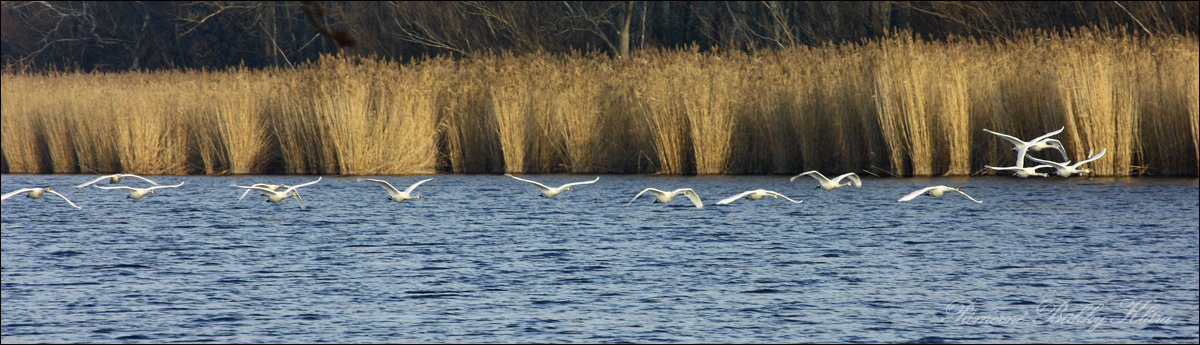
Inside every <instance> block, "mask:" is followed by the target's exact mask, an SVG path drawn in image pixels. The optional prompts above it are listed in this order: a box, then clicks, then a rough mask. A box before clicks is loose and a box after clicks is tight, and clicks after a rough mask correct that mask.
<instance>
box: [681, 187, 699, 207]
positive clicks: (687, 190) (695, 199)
mask: <svg viewBox="0 0 1200 345" xmlns="http://www.w3.org/2000/svg"><path fill="white" fill-rule="evenodd" d="M675 193H683V195H685V196H687V197H688V199H692V204H695V205H696V208H704V202H703V201H700V194H696V191H694V190H692V189H691V188H681V189H676V190H675Z"/></svg>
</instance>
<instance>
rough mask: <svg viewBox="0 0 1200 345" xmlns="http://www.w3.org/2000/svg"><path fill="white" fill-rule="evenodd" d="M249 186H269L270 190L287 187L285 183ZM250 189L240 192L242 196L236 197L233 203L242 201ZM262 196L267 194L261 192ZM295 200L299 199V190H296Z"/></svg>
mask: <svg viewBox="0 0 1200 345" xmlns="http://www.w3.org/2000/svg"><path fill="white" fill-rule="evenodd" d="M251 187H264V188H270V189H272V190H280V189H287V185H285V184H266V183H255V184H253V185H251ZM250 191H251V189H247V190H246V191H245V192H242V196H241V197H240V198H238V201H237V202H236V203H234V204H240V203H242V199H245V198H246V194H250ZM262 196H267V193H266V192H263V193H262ZM296 200H300V192H296Z"/></svg>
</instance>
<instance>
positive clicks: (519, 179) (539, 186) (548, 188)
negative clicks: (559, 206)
mask: <svg viewBox="0 0 1200 345" xmlns="http://www.w3.org/2000/svg"><path fill="white" fill-rule="evenodd" d="M504 176H508V177H511V178H515V179H517V181H524V182H529V183H532V184H533V185H534V186H537V187H538V189H541V190H542V191H548V190H550V187H546V185H544V184H541V183H539V182H537V181H533V180H526V179H523V178H520V177H516V176H513V175H512V174H504ZM597 178H599V177H597Z"/></svg>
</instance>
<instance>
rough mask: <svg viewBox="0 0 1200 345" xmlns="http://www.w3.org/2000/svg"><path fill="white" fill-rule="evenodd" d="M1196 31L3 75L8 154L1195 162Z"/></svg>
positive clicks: (412, 164)
mask: <svg viewBox="0 0 1200 345" xmlns="http://www.w3.org/2000/svg"><path fill="white" fill-rule="evenodd" d="M1198 47H1200V44H1198V42H1197V38H1196V37H1194V36H1170V37H1141V36H1131V35H1127V34H1120V33H1110V32H1103V31H1099V30H1094V29H1093V30H1079V31H1075V32H1071V33H1068V34H1045V33H1037V32H1029V33H1025V34H1022V35H1020V36H1019V37H1017V38H1014V39H1012V40H1007V41H979V40H973V39H964V38H952V39H950V40H947V41H939V42H931V41H926V40H922V39H919V38H914V37H912V35H911V34H909V33H898V34H893V35H891V36H889V37H888V38H884V39H877V40H870V41H864V42H859V43H853V44H842V45H825V46H820V47H794V48H786V49H779V50H765V51H758V52H754V53H745V52H701V51H699V50H698V49H697V48H695V47H690V48H685V49H678V50H664V49H657V48H654V49H645V50H641V51H637V52H634V53H633V54H631V55H630V56H629V57H628V58H626V59H611V58H609V57H606V56H603V55H583V54H567V55H551V54H541V53H538V54H528V55H521V56H514V55H512V54H508V53H501V54H485V55H482V56H477V57H474V58H471V59H466V60H449V59H445V58H432V59H424V60H419V61H415V62H412V63H408V64H398V63H394V62H389V61H384V60H379V59H373V58H363V57H332V56H330V57H323V58H321V59H320V60H318V61H314V62H311V63H306V64H302V65H300V66H297V67H295V68H268V69H263V70H250V69H244V68H233V69H229V70H224V71H163V72H133V73H51V74H4V75H3V86H2V87H0V98H3V99H2V102H0V109H2V111H3V114H2V117H0V126H2V127H3V138H2V139H0V168H3V171H4V172H11V173H88V174H90V173H106V172H118V171H120V172H130V173H140V174H262V173H289V174H340V175H385V174H430V173H435V172H439V171H441V172H453V173H476V172H487V173H495V172H513V173H547V172H568V173H658V174H794V173H798V172H802V171H806V170H820V171H822V172H824V173H826V174H840V173H844V172H860V173H864V172H865V173H870V174H875V175H881V176H890V175H904V176H910V175H919V176H932V175H969V174H977V173H984V172H986V173H991V172H990V171H987V170H985V169H983V166H984V165H993V166H1009V165H1013V164H1015V163H1016V162H1015V155H1014V154H1013V152H1012V146H1011V145H1010V144H1009V143H1008V142H1007V141H1005V140H1003V139H1001V138H999V137H997V136H995V135H992V134H989V133H986V132H983V131H982V129H985V128H986V129H990V130H993V131H997V132H1001V133H1007V134H1011V135H1014V136H1017V137H1020V138H1026V139H1028V138H1033V137H1037V136H1040V135H1042V134H1044V133H1047V132H1050V131H1053V130H1057V129H1058V128H1065V130H1064V131H1063V133H1062V134H1060V135H1058V136H1056V137H1055V138H1057V139H1059V140H1061V141H1062V142H1063V143H1064V145H1065V146H1066V149H1067V157H1059V154H1058V153H1056V152H1054V151H1053V150H1050V151H1041V152H1036V153H1033V155H1035V156H1037V157H1041V158H1046V159H1051V160H1067V159H1069V160H1072V161H1078V160H1081V159H1084V158H1086V156H1087V154H1088V152H1089V151H1093V152H1099V150H1101V149H1107V150H1108V151H1107V154H1106V155H1105V156H1104V157H1103V158H1101V159H1099V160H1097V161H1095V162H1092V163H1090V165H1089V167H1090V168H1091V169H1092V170H1093V171H1094V172H1095V174H1096V175H1101V176H1123V175H1142V174H1152V175H1171V176H1197V173H1198V171H1200V140H1198V139H1200V127H1198V126H1200V119H1198V116H1200V104H1198V102H1200V96H1197V94H1198V93H1200V90H1197V89H1198V86H1197V85H1198V83H1200V82H1198V79H1200V73H1198V72H1197V68H1196V66H1197V64H1198V63H1200V61H1198V60H1200V59H1198V58H1197V56H1198V53H1197V50H1198Z"/></svg>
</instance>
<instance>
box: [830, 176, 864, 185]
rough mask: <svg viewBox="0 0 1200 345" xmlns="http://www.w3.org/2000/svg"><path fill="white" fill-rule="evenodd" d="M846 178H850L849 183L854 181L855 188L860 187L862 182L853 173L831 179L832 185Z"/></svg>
mask: <svg viewBox="0 0 1200 345" xmlns="http://www.w3.org/2000/svg"><path fill="white" fill-rule="evenodd" d="M847 177H848V178H850V181H854V186H855V187H862V180H861V179H859V178H858V174H855V173H845V174H842V175H841V176H838V177H837V178H835V179H833V183H841V181H842V179H843V178H847Z"/></svg>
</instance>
